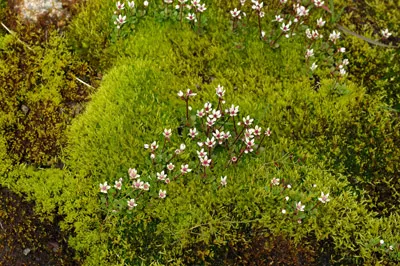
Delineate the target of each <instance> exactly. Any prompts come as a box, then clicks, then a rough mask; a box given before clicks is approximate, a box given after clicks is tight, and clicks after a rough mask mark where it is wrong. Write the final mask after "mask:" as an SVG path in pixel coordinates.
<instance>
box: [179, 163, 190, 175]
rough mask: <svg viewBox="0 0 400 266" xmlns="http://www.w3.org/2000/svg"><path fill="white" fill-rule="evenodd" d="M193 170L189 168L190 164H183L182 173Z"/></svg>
mask: <svg viewBox="0 0 400 266" xmlns="http://www.w3.org/2000/svg"><path fill="white" fill-rule="evenodd" d="M191 171H192V169H189V165H188V164H185V165H183V164H182V165H181V173H182V174H186V173H188V172H191Z"/></svg>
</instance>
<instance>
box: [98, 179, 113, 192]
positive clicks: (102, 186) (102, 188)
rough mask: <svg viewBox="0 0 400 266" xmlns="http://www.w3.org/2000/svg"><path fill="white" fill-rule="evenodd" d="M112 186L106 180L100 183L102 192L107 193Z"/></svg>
mask: <svg viewBox="0 0 400 266" xmlns="http://www.w3.org/2000/svg"><path fill="white" fill-rule="evenodd" d="M110 188H111V187H110V186H109V185H107V182H104V184H101V183H100V192H102V193H106V194H107V190H109V189H110Z"/></svg>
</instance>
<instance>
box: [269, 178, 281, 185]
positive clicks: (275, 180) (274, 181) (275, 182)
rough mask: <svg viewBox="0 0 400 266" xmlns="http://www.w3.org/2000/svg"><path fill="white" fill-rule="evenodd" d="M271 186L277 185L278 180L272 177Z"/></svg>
mask: <svg viewBox="0 0 400 266" xmlns="http://www.w3.org/2000/svg"><path fill="white" fill-rule="evenodd" d="M271 184H272V185H274V186H277V185H279V178H276V177H274V178H273V179H272V180H271Z"/></svg>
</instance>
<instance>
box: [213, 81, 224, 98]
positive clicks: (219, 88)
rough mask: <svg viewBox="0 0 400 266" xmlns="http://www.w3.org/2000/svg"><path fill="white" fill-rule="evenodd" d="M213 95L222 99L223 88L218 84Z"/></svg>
mask: <svg viewBox="0 0 400 266" xmlns="http://www.w3.org/2000/svg"><path fill="white" fill-rule="evenodd" d="M215 93H216V94H217V96H218V98H220V99H222V98H223V97H224V94H225V90H224V87H223V86H221V85H219V84H218V87H217V88H215Z"/></svg>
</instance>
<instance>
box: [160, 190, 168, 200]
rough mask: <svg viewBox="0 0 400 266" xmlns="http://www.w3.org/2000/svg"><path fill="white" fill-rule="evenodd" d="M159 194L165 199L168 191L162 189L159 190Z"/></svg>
mask: <svg viewBox="0 0 400 266" xmlns="http://www.w3.org/2000/svg"><path fill="white" fill-rule="evenodd" d="M158 196H159V197H160V198H161V199H163V198H165V197H166V196H167V191H166V190H162V189H160V191H159V192H158Z"/></svg>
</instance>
